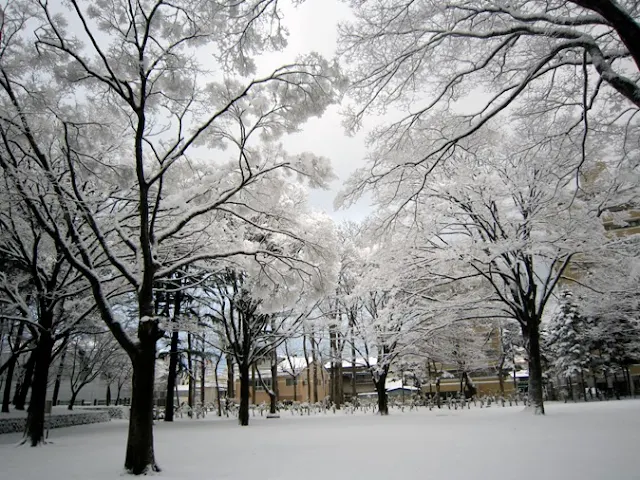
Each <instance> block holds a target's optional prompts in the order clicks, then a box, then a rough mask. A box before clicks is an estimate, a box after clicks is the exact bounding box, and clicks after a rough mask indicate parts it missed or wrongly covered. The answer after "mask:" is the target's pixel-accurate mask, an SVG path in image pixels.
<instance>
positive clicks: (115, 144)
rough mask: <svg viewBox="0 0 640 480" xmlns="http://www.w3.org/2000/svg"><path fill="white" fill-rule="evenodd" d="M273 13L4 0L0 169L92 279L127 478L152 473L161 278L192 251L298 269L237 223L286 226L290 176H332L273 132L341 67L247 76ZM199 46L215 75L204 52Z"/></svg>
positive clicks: (228, 7) (274, 9)
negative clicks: (107, 346)
mask: <svg viewBox="0 0 640 480" xmlns="http://www.w3.org/2000/svg"><path fill="white" fill-rule="evenodd" d="M280 22H281V15H280V12H279V10H278V2H277V1H275V0H267V1H264V0H250V1H244V2H240V3H237V2H209V3H206V4H202V3H200V2H193V1H191V0H178V1H174V2H164V1H162V0H157V1H154V0H144V1H139V2H133V3H132V2H129V1H127V0H118V1H112V2H102V1H100V2H98V3H97V4H95V3H83V2H79V1H77V0H71V1H70V2H67V3H64V4H58V3H56V4H55V5H54V4H52V3H49V2H38V1H25V2H12V3H10V4H9V5H8V6H7V8H5V9H4V25H3V26H4V31H3V35H2V39H1V42H2V48H0V54H1V57H0V105H1V107H0V111H1V112H2V114H1V115H0V140H1V142H0V149H1V151H0V166H1V167H2V169H3V174H4V175H5V178H7V179H8V180H9V182H10V183H11V184H12V185H13V188H15V191H16V192H18V193H19V195H20V197H21V199H22V201H24V202H25V204H26V206H27V208H28V209H29V211H30V214H31V215H32V217H33V219H34V221H36V222H37V223H38V224H39V225H40V226H41V228H43V229H44V230H45V232H46V233H47V234H48V235H49V236H50V237H51V238H53V239H54V241H55V243H56V245H57V248H59V249H60V250H61V251H62V252H63V253H64V255H65V258H66V259H67V260H68V261H69V262H70V263H71V264H72V266H73V267H74V268H76V269H77V270H78V271H79V272H80V273H81V274H82V275H83V276H84V278H85V279H86V281H87V282H88V283H89V285H90V287H91V291H92V294H93V296H94V299H95V302H96V304H97V309H98V311H99V312H100V314H101V316H102V318H103V320H104V321H105V322H106V324H107V325H108V327H109V329H110V330H111V332H112V333H113V335H114V336H115V338H116V339H117V341H118V342H119V343H120V345H121V346H122V348H124V350H125V351H126V352H127V354H128V355H129V356H130V358H131V361H132V365H133V370H134V375H133V379H134V381H133V387H132V392H133V393H132V405H131V417H130V428H129V433H128V442H127V449H126V458H125V468H126V469H127V470H128V471H129V472H132V473H134V474H141V473H144V472H146V471H148V470H158V466H157V464H156V461H155V456H154V450H153V399H154V392H153V386H154V378H155V375H154V368H155V361H156V342H157V340H158V339H159V338H160V337H161V336H162V335H163V332H162V325H161V321H162V317H158V316H157V315H156V312H155V309H154V301H155V298H154V297H155V291H156V288H157V285H158V282H159V281H160V280H162V279H165V278H169V277H170V276H171V275H172V274H173V273H175V272H177V271H179V270H181V269H184V268H185V267H186V266H188V265H192V264H194V263H197V262H211V261H215V260H224V259H227V260H228V259H233V258H237V257H240V256H249V257H251V258H253V259H254V260H255V261H256V263H258V264H260V265H263V266H265V267H266V266H268V269H269V270H270V271H272V272H273V271H275V270H277V267H278V266H280V267H282V268H284V269H290V268H296V267H300V268H301V269H302V270H304V269H303V268H302V267H303V263H300V262H297V259H296V258H295V252H293V254H292V255H287V256H285V255H283V254H279V253H278V252H277V251H269V250H266V249H263V248H262V245H261V243H260V238H261V236H260V235H259V234H258V233H255V234H254V235H247V234H245V233H246V232H247V231H254V232H261V231H262V230H263V228H264V223H263V221H262V220H261V221H258V222H256V221H252V220H250V219H249V218H248V215H249V214H255V215H257V216H259V217H261V219H270V220H271V221H272V222H271V223H270V224H269V225H268V227H266V228H268V231H269V232H271V233H277V234H280V235H284V236H285V237H289V236H290V233H289V230H288V229H287V226H286V225H282V224H279V223H278V222H277V219H279V218H281V214H283V212H284V210H286V205H284V204H282V203H280V205H279V208H274V205H273V202H274V201H276V202H281V200H282V198H283V197H282V195H281V192H282V190H283V189H284V190H286V186H287V185H289V184H290V183H292V181H293V180H300V181H308V183H309V184H311V185H312V186H324V185H326V180H327V179H328V178H329V177H330V167H329V163H328V161H327V160H326V159H323V158H318V157H316V156H314V155H312V154H307V153H303V154H298V155H291V154H289V153H287V152H285V151H284V150H283V149H282V147H281V146H280V145H278V144H277V143H276V142H277V139H278V138H279V137H280V136H281V135H282V134H284V133H289V132H294V131H296V130H297V129H298V128H299V126H300V125H301V124H302V123H303V122H304V121H305V120H306V119H308V118H309V117H311V116H314V115H320V114H322V112H323V111H324V109H325V108H326V107H327V106H328V105H329V104H330V103H332V102H334V101H335V100H336V99H337V92H336V88H335V87H336V83H335V82H334V80H335V79H336V78H337V75H336V73H337V72H336V70H335V68H334V65H332V64H331V63H329V62H327V61H326V60H325V59H323V58H321V57H320V56H318V55H316V54H310V55H306V56H304V57H302V58H299V59H297V60H294V61H292V62H291V63H289V64H287V65H283V66H282V67H280V68H277V69H275V70H274V71H272V72H270V73H266V74H264V75H261V76H260V75H257V73H256V68H255V64H254V60H253V58H254V56H255V55H259V54H260V53H262V52H264V51H268V50H278V49H281V48H283V47H284V45H285V32H284V29H283V28H282V26H281V23H280ZM70 25H74V26H78V28H79V30H78V31H76V32H73V31H72V30H73V29H72V28H70ZM204 48H206V52H207V55H208V56H209V60H208V61H207V62H208V63H207V66H206V68H207V69H208V70H206V69H205V67H204V66H203V65H202V64H201V63H200V61H199V59H198V49H204ZM202 51H204V50H200V52H202ZM212 70H215V74H212V73H210V71H212ZM212 148H213V149H217V150H215V152H214V151H212V150H210V149H212ZM223 148H226V149H227V150H226V152H223V151H222V149H223ZM285 217H286V215H282V218H285ZM58 218H62V219H63V221H62V222H60V221H57V219H58ZM254 218H255V217H254ZM54 219H55V220H54ZM305 278H306V277H305V276H304V275H302V276H301V281H302V280H303V279H305ZM114 286H117V287H118V288H119V289H121V291H123V292H127V291H128V292H130V293H132V294H134V295H135V299H136V307H137V308H136V310H137V311H136V316H137V319H138V326H137V331H136V334H135V337H132V336H130V335H129V333H128V332H127V331H125V329H124V328H123V327H122V325H121V324H120V322H119V320H118V318H117V316H116V315H114V308H113V303H112V302H111V301H110V300H109V299H108V296H107V292H109V291H110V290H111V289H112V288H114ZM136 337H137V338H136Z"/></svg>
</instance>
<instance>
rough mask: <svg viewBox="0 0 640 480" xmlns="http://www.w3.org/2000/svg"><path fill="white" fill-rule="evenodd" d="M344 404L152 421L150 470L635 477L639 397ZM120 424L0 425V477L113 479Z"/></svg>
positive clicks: (196, 474)
mask: <svg viewBox="0 0 640 480" xmlns="http://www.w3.org/2000/svg"><path fill="white" fill-rule="evenodd" d="M547 409H548V415H547V416H546V417H534V416H532V415H530V414H529V413H527V412H523V409H522V407H511V408H509V407H507V408H500V407H498V408H496V407H491V408H489V409H479V408H476V409H472V410H464V411H460V410H457V411H456V410H448V409H446V408H445V409H443V410H440V411H437V410H434V411H431V412H429V411H428V410H426V409H423V410H420V411H419V412H405V413H401V412H399V411H393V412H392V415H390V416H389V417H387V418H382V417H379V416H375V415H371V414H368V415H364V414H358V415H345V414H342V413H337V414H335V415H334V414H332V413H329V414H327V415H326V416H325V415H318V416H311V417H292V416H290V415H289V414H288V413H287V414H285V415H283V417H282V418H280V419H277V420H267V419H265V418H260V417H256V418H252V419H251V421H252V424H251V425H250V426H249V427H245V428H241V427H239V426H237V425H236V423H235V421H234V420H233V419H216V418H215V417H209V418H207V419H205V420H187V419H184V420H179V421H177V422H176V423H174V424H166V423H162V422H159V423H158V425H157V428H156V430H155V432H156V458H157V460H158V462H159V464H160V466H161V467H162V468H163V472H162V473H161V474H160V478H165V479H171V480H191V479H194V480H196V479H197V480H208V479H215V480H223V479H233V480H244V479H255V480H320V479H322V480H327V479H331V480H341V479H345V480H346V479H348V480H359V479H366V480H382V479H408V478H417V479H427V478H428V479H440V478H442V479H447V480H457V479H460V480H462V479H464V480H470V479H473V480H485V479H487V480H494V479H505V480H510V479H517V480H528V479H536V480H541V479H544V480H553V479H562V480H565V479H573V478H576V479H578V478H579V479H580V480H595V479H615V480H623V479H624V480H626V479H639V478H640V454H639V452H640V450H639V449H638V441H639V440H640V401H633V400H628V401H610V402H592V403H587V404H566V405H565V404H549V405H548V407H547ZM126 425H127V424H126V422H125V421H112V422H110V423H106V424H95V425H83V426H78V427H72V428H65V429H60V430H52V431H51V435H50V440H51V441H52V442H53V443H51V444H48V445H46V446H44V447H42V448H36V449H32V448H29V447H17V446H15V444H16V442H17V441H18V440H19V439H20V435H16V434H9V435H0V444H2V445H0V472H1V475H0V477H2V478H6V479H21V480H36V479H38V480H42V479H47V480H72V479H82V480H86V479H95V480H104V479H118V478H122V477H121V475H122V470H121V465H122V462H123V459H124V447H125V437H126Z"/></svg>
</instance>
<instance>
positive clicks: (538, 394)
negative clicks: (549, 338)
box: [523, 319, 544, 415]
mask: <svg viewBox="0 0 640 480" xmlns="http://www.w3.org/2000/svg"><path fill="white" fill-rule="evenodd" d="M527 327H528V328H527V329H524V330H525V331H523V334H524V333H527V332H526V330H528V335H527V336H526V337H525V338H526V340H527V343H528V346H529V352H528V353H529V402H530V404H531V406H532V407H533V413H534V414H535V415H544V401H543V392H542V361H541V356H540V322H539V321H538V319H529V320H528V322H527Z"/></svg>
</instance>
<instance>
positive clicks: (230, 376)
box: [227, 355, 236, 398]
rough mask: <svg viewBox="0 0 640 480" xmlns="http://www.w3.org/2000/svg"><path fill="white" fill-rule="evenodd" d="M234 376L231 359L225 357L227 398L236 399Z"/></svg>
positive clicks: (228, 356) (229, 356)
mask: <svg viewBox="0 0 640 480" xmlns="http://www.w3.org/2000/svg"><path fill="white" fill-rule="evenodd" d="M234 377H235V375H234V372H233V359H232V358H231V355H227V398H236V392H235V390H236V388H235V387H236V386H235V378H234Z"/></svg>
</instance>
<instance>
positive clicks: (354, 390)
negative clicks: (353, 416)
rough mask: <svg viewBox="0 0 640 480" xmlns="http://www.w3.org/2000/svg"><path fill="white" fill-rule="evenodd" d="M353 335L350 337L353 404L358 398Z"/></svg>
mask: <svg viewBox="0 0 640 480" xmlns="http://www.w3.org/2000/svg"><path fill="white" fill-rule="evenodd" d="M353 341H354V339H353V333H352V335H351V397H352V399H351V401H352V402H353V401H354V400H355V399H356V398H357V397H358V390H357V388H356V347H355V344H354V343H353Z"/></svg>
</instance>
